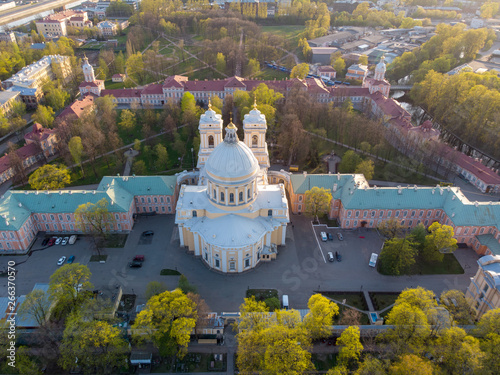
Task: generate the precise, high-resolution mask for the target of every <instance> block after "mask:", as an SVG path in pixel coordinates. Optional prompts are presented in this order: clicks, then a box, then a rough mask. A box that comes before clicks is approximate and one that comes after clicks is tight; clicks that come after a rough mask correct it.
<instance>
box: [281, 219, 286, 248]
mask: <svg viewBox="0 0 500 375" xmlns="http://www.w3.org/2000/svg"><path fill="white" fill-rule="evenodd" d="M285 240H286V223H284V224H281V245H284V244H285Z"/></svg>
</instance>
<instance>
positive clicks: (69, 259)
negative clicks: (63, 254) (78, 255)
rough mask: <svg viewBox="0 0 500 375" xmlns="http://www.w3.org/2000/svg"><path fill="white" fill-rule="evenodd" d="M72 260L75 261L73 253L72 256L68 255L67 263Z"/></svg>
mask: <svg viewBox="0 0 500 375" xmlns="http://www.w3.org/2000/svg"><path fill="white" fill-rule="evenodd" d="M74 261H75V256H74V255H72V256H70V257H69V258H68V263H69V264H71V263H73V262H74Z"/></svg>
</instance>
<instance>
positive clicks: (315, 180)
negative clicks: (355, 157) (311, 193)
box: [290, 173, 353, 196]
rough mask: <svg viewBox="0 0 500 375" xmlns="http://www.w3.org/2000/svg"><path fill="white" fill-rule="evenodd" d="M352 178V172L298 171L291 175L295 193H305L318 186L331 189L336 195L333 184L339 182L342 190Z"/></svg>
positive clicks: (338, 188) (338, 186) (338, 189)
mask: <svg viewBox="0 0 500 375" xmlns="http://www.w3.org/2000/svg"><path fill="white" fill-rule="evenodd" d="M351 180H353V175H352V174H341V175H337V174H303V173H297V174H292V175H291V176H290V181H291V182H292V188H293V191H294V192H295V194H305V192H306V191H307V190H310V189H311V188H313V187H314V186H317V187H320V188H325V189H330V191H331V192H332V194H333V195H334V196H335V193H334V191H333V185H334V184H337V191H340V189H341V187H342V186H343V185H344V184H346V183H347V182H349V181H351Z"/></svg>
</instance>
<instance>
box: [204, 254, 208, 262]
mask: <svg viewBox="0 0 500 375" xmlns="http://www.w3.org/2000/svg"><path fill="white" fill-rule="evenodd" d="M205 260H206V261H207V262H208V253H205Z"/></svg>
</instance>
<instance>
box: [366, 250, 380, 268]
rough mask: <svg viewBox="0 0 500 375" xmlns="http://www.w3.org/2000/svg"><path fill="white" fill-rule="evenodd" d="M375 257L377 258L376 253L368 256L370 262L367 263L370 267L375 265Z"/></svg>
mask: <svg viewBox="0 0 500 375" xmlns="http://www.w3.org/2000/svg"><path fill="white" fill-rule="evenodd" d="M377 259H378V254H377V253H372V255H371V257H370V263H368V265H369V266H370V267H375V266H376V265H377Z"/></svg>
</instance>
